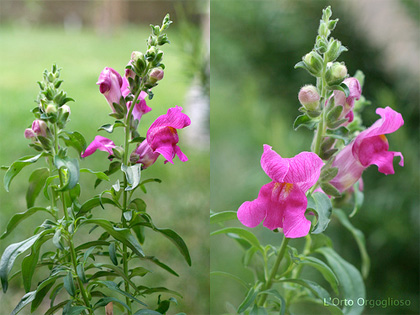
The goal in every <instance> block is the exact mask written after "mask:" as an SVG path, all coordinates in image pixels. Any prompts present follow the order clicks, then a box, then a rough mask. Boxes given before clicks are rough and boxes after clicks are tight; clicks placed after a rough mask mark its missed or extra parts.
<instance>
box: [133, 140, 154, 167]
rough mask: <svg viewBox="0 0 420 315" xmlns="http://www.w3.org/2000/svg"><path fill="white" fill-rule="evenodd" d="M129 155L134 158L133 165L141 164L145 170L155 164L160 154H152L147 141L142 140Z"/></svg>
mask: <svg viewBox="0 0 420 315" xmlns="http://www.w3.org/2000/svg"><path fill="white" fill-rule="evenodd" d="M131 155H132V156H133V155H134V156H135V158H136V161H135V163H138V164H142V165H143V169H146V168H148V167H149V166H150V165H152V164H154V163H155V162H156V160H157V158H158V157H159V155H160V154H159V153H158V152H153V150H152V148H151V147H150V145H149V143H148V142H147V140H143V142H142V143H140V145H139V146H138V147H137V148H136V149H135V150H134V151H133V153H132V154H131ZM133 162H134V161H133Z"/></svg>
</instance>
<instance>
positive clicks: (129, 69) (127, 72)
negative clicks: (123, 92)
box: [125, 61, 136, 80]
mask: <svg viewBox="0 0 420 315" xmlns="http://www.w3.org/2000/svg"><path fill="white" fill-rule="evenodd" d="M132 67H133V66H132V64H131V61H130V62H129V63H128V64H127V66H126V68H125V77H126V78H127V79H128V78H132V79H133V80H134V79H135V77H136V73H135V72H134V71H133V68H132Z"/></svg>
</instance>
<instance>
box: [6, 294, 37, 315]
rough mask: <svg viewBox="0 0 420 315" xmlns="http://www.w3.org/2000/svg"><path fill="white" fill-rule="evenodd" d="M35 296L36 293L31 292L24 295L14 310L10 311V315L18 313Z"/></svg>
mask: <svg viewBox="0 0 420 315" xmlns="http://www.w3.org/2000/svg"><path fill="white" fill-rule="evenodd" d="M35 294H36V291H32V292H28V293H26V294H25V295H24V296H23V297H22V299H21V300H20V302H19V303H18V305H17V306H16V307H15V309H14V310H13V311H12V313H10V315H16V314H17V313H19V312H20V311H21V310H22V309H23V308H24V307H25V306H26V305H28V304H29V303H31V302H32V301H33V300H34V299H35Z"/></svg>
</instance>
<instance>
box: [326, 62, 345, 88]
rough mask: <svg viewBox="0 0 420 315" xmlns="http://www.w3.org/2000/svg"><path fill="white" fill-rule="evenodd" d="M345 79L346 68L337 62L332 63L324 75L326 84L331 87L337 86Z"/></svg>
mask: <svg viewBox="0 0 420 315" xmlns="http://www.w3.org/2000/svg"><path fill="white" fill-rule="evenodd" d="M346 77H347V68H346V66H345V65H344V64H341V63H339V62H334V63H333V64H332V66H331V67H330V68H329V69H328V70H327V73H326V74H325V79H326V80H327V84H328V85H330V86H332V85H339V84H340V83H341V82H343V80H344V79H345V78H346Z"/></svg>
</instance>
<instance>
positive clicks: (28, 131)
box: [25, 128, 36, 139]
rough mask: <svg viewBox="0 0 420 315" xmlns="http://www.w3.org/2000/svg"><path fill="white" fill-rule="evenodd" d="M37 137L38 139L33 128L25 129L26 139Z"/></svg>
mask: <svg viewBox="0 0 420 315" xmlns="http://www.w3.org/2000/svg"><path fill="white" fill-rule="evenodd" d="M35 137H36V135H35V133H34V131H33V130H32V129H31V128H26V129H25V138H26V139H33V138H35Z"/></svg>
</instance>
